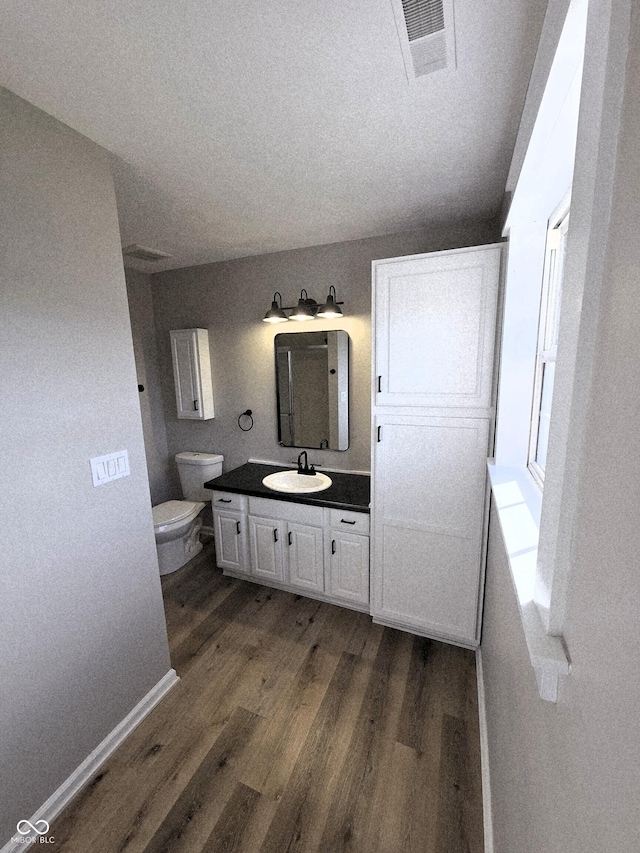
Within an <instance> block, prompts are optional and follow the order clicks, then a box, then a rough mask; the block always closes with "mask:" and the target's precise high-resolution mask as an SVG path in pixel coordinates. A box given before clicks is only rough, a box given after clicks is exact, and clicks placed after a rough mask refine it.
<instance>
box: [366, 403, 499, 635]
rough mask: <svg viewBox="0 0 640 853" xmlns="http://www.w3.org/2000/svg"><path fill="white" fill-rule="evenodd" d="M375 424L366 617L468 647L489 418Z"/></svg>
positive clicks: (384, 419) (477, 579) (389, 419)
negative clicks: (376, 438) (368, 614)
mask: <svg viewBox="0 0 640 853" xmlns="http://www.w3.org/2000/svg"><path fill="white" fill-rule="evenodd" d="M375 426H376V435H378V436H379V438H380V441H378V442H376V443H375V444H374V459H373V461H374V489H373V496H372V497H373V522H374V537H373V540H372V549H373V560H372V592H373V601H372V611H371V612H372V615H373V616H374V617H378V618H380V619H381V620H383V621H390V622H392V623H396V624H399V625H402V626H406V627H409V628H411V627H413V628H417V629H419V630H421V631H422V632H424V633H427V634H432V635H436V636H442V637H444V638H447V639H453V640H456V641H459V642H462V643H464V644H469V645H474V644H475V643H476V642H477V621H478V602H479V594H480V588H481V574H482V544H483V530H484V507H485V483H486V456H487V443H488V436H489V421H488V420H485V419H481V418H427V417H423V418H412V417H403V416H392V415H380V416H378V417H377V418H376V421H375ZM377 427H380V429H379V430H378V429H377Z"/></svg>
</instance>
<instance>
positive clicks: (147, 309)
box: [125, 269, 179, 506]
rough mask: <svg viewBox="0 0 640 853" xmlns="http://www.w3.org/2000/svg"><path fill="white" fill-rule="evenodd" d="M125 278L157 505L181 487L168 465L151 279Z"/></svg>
mask: <svg viewBox="0 0 640 853" xmlns="http://www.w3.org/2000/svg"><path fill="white" fill-rule="evenodd" d="M125 278H126V281H127V298H128V302H129V316H130V318H131V334H132V336H133V353H134V357H135V362H136V374H137V378H138V384H140V385H142V386H143V387H144V391H141V392H139V396H138V399H139V401H140V414H141V416H142V432H143V435H144V449H145V454H146V458H147V470H148V472H149V490H150V491H151V503H152V504H153V505H154V506H155V505H156V504H159V503H162V502H163V501H168V500H171V499H172V498H175V497H177V496H178V494H179V491H178V489H179V484H178V482H177V481H174V480H173V479H172V476H171V475H172V469H171V468H170V466H169V451H168V449H167V430H166V427H165V423H164V408H163V404H162V387H161V383H160V370H159V365H158V347H157V343H156V327H155V323H154V319H153V303H152V301H151V276H149V275H146V274H145V273H143V272H138V271H136V270H130V269H129V270H125Z"/></svg>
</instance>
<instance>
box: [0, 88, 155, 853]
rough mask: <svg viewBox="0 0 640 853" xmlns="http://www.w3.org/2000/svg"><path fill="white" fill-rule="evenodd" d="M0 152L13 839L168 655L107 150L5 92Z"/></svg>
mask: <svg viewBox="0 0 640 853" xmlns="http://www.w3.org/2000/svg"><path fill="white" fill-rule="evenodd" d="M0 152H1V156H2V168H1V169H0V198H2V204H1V205H0V243H1V245H0V255H1V256H2V264H1V265H0V276H1V282H0V326H1V332H0V363H1V364H2V370H1V371H0V394H1V399H2V417H1V421H0V433H1V435H0V456H1V464H0V478H1V481H2V482H1V489H0V496H1V497H0V502H1V503H0V516H1V518H2V522H1V523H0V554H1V555H2V574H1V578H2V593H1V598H2V610H1V613H0V648H1V649H2V653H1V655H0V673H1V674H0V681H1V684H0V694H1V695H2V702H1V703H0V739H1V748H0V760H1V762H2V767H1V768H0V780H1V782H0V785H1V786H2V791H1V792H0V845H1V844H2V843H3V842H4V841H5V840H7V839H8V838H9V837H10V836H11V835H13V834H15V831H16V822H17V821H18V820H21V819H23V818H27V817H30V816H31V814H32V813H33V811H34V810H35V809H36V808H38V807H39V806H40V805H42V803H43V802H44V801H45V800H46V799H47V798H48V797H49V796H50V795H51V794H52V793H53V791H54V790H55V789H56V788H57V787H58V786H59V785H60V784H61V783H62V782H63V781H64V780H65V779H66V778H67V776H68V775H69V774H70V773H71V772H72V771H73V770H75V768H76V767H77V766H78V765H79V764H80V763H81V762H82V761H83V760H84V759H85V758H86V756H87V755H88V754H89V753H90V752H91V751H92V750H93V749H94V748H95V747H96V746H97V744H98V743H100V741H101V740H102V739H103V738H104V737H105V736H106V735H107V734H108V733H109V732H110V731H111V730H112V729H113V728H114V726H116V725H117V724H118V723H119V722H120V721H121V720H122V719H123V718H124V717H125V716H126V715H127V713H128V712H129V711H130V710H131V709H132V707H133V706H134V705H135V704H136V703H137V702H138V701H139V700H140V699H141V698H142V697H143V696H144V695H145V694H146V693H147V692H148V691H149V690H150V689H151V688H152V687H153V686H154V685H155V684H156V683H157V682H158V681H159V680H160V679H161V678H162V677H163V676H164V675H165V673H166V672H167V671H168V669H169V667H170V664H169V655H168V647H167V638H166V629H165V624H164V614H163V608H162V598H161V592H160V581H159V575H158V564H157V558H156V550H155V543H154V537H153V527H152V520H151V502H150V499H149V485H148V480H147V472H146V463H145V457H144V447H143V442H142V429H141V424H140V410H139V405H138V399H137V390H136V375H135V366H134V360H133V349H132V342H131V331H130V326H129V316H128V311H127V299H126V291H125V282H124V274H123V269H122V257H121V253H120V239H119V230H118V221H117V216H116V206H115V195H114V190H113V182H112V179H111V172H110V167H109V159H108V155H107V153H106V152H105V151H103V150H102V149H100V148H98V147H97V146H96V145H94V144H93V143H91V142H89V141H88V140H87V139H85V138H84V137H82V136H80V135H78V134H77V133H74V132H73V131H71V130H70V129H69V128H67V127H65V126H63V125H61V124H60V123H58V122H57V121H55V120H54V119H52V118H50V117H49V116H47V115H45V114H44V113H42V112H40V111H39V110H37V109H35V108H34V107H32V106H30V105H29V104H27V103H26V102H24V101H22V100H20V99H19V98H17V97H15V96H14V95H12V94H10V93H9V92H7V91H6V90H1V89H0ZM123 448H127V449H128V451H129V455H130V464H131V476H130V477H128V478H124V479H120V480H117V481H114V482H112V483H109V484H106V485H103V486H101V487H99V488H93V486H92V480H91V472H90V466H89V458H90V457H92V456H97V455H101V454H105V453H109V452H111V451H115V450H121V449H123Z"/></svg>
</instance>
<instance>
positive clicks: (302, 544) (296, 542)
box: [287, 523, 324, 592]
mask: <svg viewBox="0 0 640 853" xmlns="http://www.w3.org/2000/svg"><path fill="white" fill-rule="evenodd" d="M322 539H323V536H322V529H321V528H320V527H309V526H308V525H306V524H292V523H289V524H288V525H287V566H288V579H287V581H288V583H290V584H291V586H296V587H300V588H301V589H312V590H315V591H316V592H324V558H323V547H322Z"/></svg>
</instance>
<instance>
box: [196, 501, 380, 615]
mask: <svg viewBox="0 0 640 853" xmlns="http://www.w3.org/2000/svg"><path fill="white" fill-rule="evenodd" d="M212 507H213V516H214V520H215V533H216V557H217V561H218V565H219V566H220V567H221V568H222V569H224V570H225V574H230V575H233V576H238V577H249V578H251V580H254V581H256V582H259V583H264V584H267V585H270V586H274V587H277V588H279V589H287V590H291V591H292V592H299V593H302V594H304V595H309V596H310V597H312V598H320V599H322V600H323V601H331V602H335V603H336V604H340V605H343V606H347V607H352V608H355V609H358V610H368V609H369V515H368V514H367V513H364V512H354V511H351V510H350V511H341V510H335V509H329V508H327V507H320V506H313V505H310V504H298V503H294V502H292V501H279V500H277V499H273V500H272V499H270V498H260V497H253V496H249V497H247V496H246V495H239V494H234V493H231V492H215V491H214V492H213V497H212ZM236 522H237V526H235V525H236Z"/></svg>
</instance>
